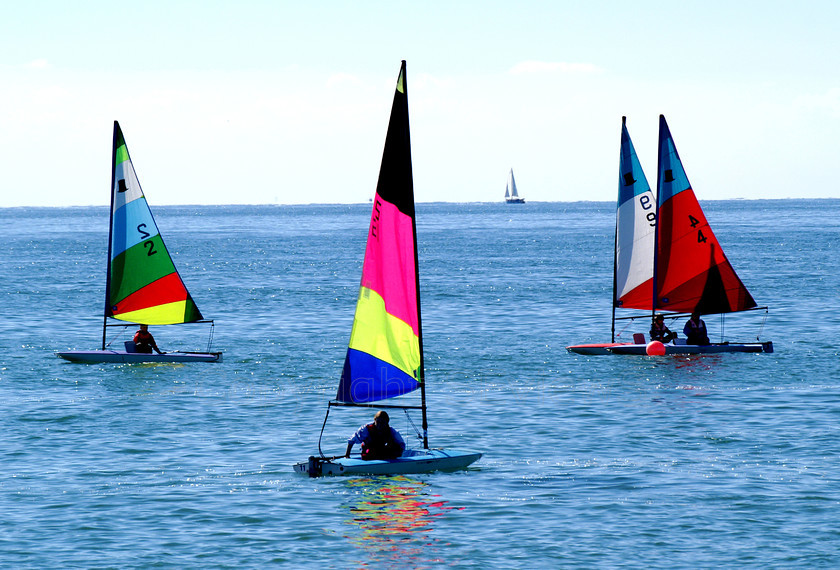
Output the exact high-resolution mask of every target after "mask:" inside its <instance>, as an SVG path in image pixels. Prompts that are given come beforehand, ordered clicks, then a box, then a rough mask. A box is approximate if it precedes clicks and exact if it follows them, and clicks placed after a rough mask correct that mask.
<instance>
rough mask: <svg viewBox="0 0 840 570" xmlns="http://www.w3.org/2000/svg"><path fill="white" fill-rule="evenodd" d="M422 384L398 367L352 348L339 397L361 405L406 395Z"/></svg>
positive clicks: (340, 399)
mask: <svg viewBox="0 0 840 570" xmlns="http://www.w3.org/2000/svg"><path fill="white" fill-rule="evenodd" d="M419 386H420V384H419V383H418V382H417V380H416V379H415V378H413V377H411V376H409V375H408V374H406V373H405V372H403V371H402V370H400V369H399V368H397V367H396V366H394V365H392V364H388V363H387V362H385V361H382V360H380V359H378V358H376V357H375V356H371V355H370V354H367V353H365V352H361V351H358V350H354V349H352V348H349V349H347V357H346V358H345V360H344V370H343V371H342V374H341V382H340V383H339V385H338V394H337V395H336V400H338V401H339V402H348V403H350V402H352V403H358V404H362V403H367V402H377V401H379V400H385V399H387V398H394V397H396V396H401V395H403V394H407V393H409V392H412V391H414V390H416V389H417V388H419Z"/></svg>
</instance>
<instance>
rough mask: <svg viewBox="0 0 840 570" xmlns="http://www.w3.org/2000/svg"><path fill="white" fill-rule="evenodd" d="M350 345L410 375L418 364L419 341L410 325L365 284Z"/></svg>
mask: <svg viewBox="0 0 840 570" xmlns="http://www.w3.org/2000/svg"><path fill="white" fill-rule="evenodd" d="M349 348H351V349H354V350H358V351H361V352H364V353H367V354H370V355H371V356H373V357H375V358H378V359H379V360H382V361H383V362H387V363H388V364H391V365H393V366H396V367H397V368H399V369H400V370H402V371H403V372H405V373H406V374H408V375H409V376H414V375H415V371H416V370H417V369H418V368H419V367H420V341H419V339H418V338H417V335H416V334H415V333H414V330H412V328H411V325H409V324H408V323H406V322H405V321H403V320H400V319H398V318H396V317H394V316H393V315H390V314H388V312H387V311H386V310H385V301H384V299H382V297H381V296H380V295H379V294H377V293H376V292H375V291H372V290H371V289H368V288H367V287H361V288H360V290H359V301H358V303H357V305H356V317H355V319H354V320H353V332H352V333H351V334H350V346H349Z"/></svg>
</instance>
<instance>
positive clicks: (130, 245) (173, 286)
mask: <svg viewBox="0 0 840 570" xmlns="http://www.w3.org/2000/svg"><path fill="white" fill-rule="evenodd" d="M111 164H112V170H111V224H110V236H109V238H108V271H107V278H106V286H105V316H104V318H103V321H102V348H101V349H99V350H71V351H67V352H59V353H58V356H60V357H62V358H65V359H67V360H70V361H72V362H84V363H98V362H120V363H139V362H219V361H220V360H221V359H222V353H221V352H210V344H211V342H212V338H213V321H211V320H205V319H204V317H203V316H202V315H201V312H200V311H199V310H198V307H197V306H196V304H195V301H193V299H192V296H191V295H190V293H189V291H187V288H186V287H185V286H184V282H183V280H182V279H181V276H180V275H179V274H178V270H177V269H175V264H174V263H173V262H172V258H171V256H170V255H169V252H168V251H167V249H166V245H165V244H164V243H163V238H162V237H161V235H160V233H159V232H158V228H157V224H155V220H154V217H153V216H152V211H151V210H150V209H149V205H148V203H147V202H146V197H145V196H144V195H143V190H142V189H141V188H140V182H139V180H138V179H137V174H136V173H135V171H134V166H133V165H132V162H131V157H130V156H129V154H128V147H127V146H126V144H125V138H123V134H122V130H121V129H120V125H119V123H118V122H117V121H114V146H113V154H112V160H111ZM109 319H114V320H119V321H127V322H128V323H131V324H124V323H110V322H109ZM180 323H210V341H208V346H207V352H166V353H164V354H155V353H153V354H145V353H139V352H135V351H133V346H134V343H133V342H126V343H125V349H123V350H118V349H112V348H109V344H110V343H108V342H107V334H106V333H107V329H108V327H128V326H132V325H139V324H145V325H173V324H180Z"/></svg>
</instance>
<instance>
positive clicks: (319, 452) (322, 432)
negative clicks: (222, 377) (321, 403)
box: [208, 351, 332, 459]
mask: <svg viewBox="0 0 840 570" xmlns="http://www.w3.org/2000/svg"><path fill="white" fill-rule="evenodd" d="M208 352H209V351H208ZM331 407H332V404H331V403H327V415H326V416H324V425H322V426H321V433H320V434H319V435H318V454H319V455H320V456H321V458H322V459H326V458H327V456H326V455H324V452H323V451H321V438H322V437H324V428H325V427H327V418H328V417H330V408H331Z"/></svg>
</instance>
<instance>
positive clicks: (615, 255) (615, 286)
mask: <svg viewBox="0 0 840 570" xmlns="http://www.w3.org/2000/svg"><path fill="white" fill-rule="evenodd" d="M626 123H627V117H626V116H622V117H621V136H622V138H623V137H624V125H625V124H626ZM620 152H621V150H620V149H619V153H620ZM621 175H622V172H621V160H620V159H619V161H618V179H619V180H621ZM619 184H621V182H619ZM619 192H620V188H619ZM618 208H619V205H618V203H616V211H615V239H614V240H613V284H612V285H613V289H612V303H610V304H611V305H612V318H611V319H610V342H615V304H616V301H617V299H616V296H617V294H618V283H617V280H618V275H617V272H616V269H617V268H616V266H617V265H618Z"/></svg>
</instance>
